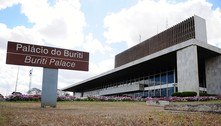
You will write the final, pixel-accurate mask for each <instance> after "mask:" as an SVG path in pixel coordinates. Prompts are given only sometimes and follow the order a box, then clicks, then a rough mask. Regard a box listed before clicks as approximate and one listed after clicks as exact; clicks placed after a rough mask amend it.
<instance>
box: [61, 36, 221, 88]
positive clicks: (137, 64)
mask: <svg viewBox="0 0 221 126" xmlns="http://www.w3.org/2000/svg"><path fill="white" fill-rule="evenodd" d="M192 45H196V46H197V47H200V49H199V55H200V56H203V57H211V56H215V55H219V54H221V49H220V48H218V47H215V46H212V45H209V44H207V43H206V42H202V41H199V40H197V39H190V40H187V41H185V42H182V43H180V44H177V45H174V46H171V47H168V48H166V49H163V50H161V51H158V52H156V53H153V54H150V55H147V56H145V57H143V58H140V59H138V60H135V61H132V62H130V63H127V64H125V65H122V66H120V67H117V68H114V69H112V70H110V71H107V72H104V73H102V74H99V75H97V76H94V77H91V78H89V79H86V80H84V81H81V82H78V83H76V84H72V85H70V86H68V87H65V88H63V89H62V90H63V91H73V92H81V91H84V90H86V89H92V88H95V87H98V86H100V85H101V84H103V83H106V84H109V83H113V82H117V81H121V80H122V79H123V78H133V77H135V76H136V74H139V75H141V74H144V73H142V71H143V69H144V68H146V67H147V69H146V70H151V69H155V70H156V69H157V68H154V66H155V67H162V68H163V67H164V65H169V64H171V61H170V60H171V59H173V58H172V57H176V53H175V52H176V51H178V50H181V49H183V48H185V47H188V46H192ZM175 59H176V58H175ZM162 61H163V62H164V63H163V64H162ZM172 62H176V61H172ZM167 63H169V64H167ZM161 65H162V66H161ZM172 65H174V64H173V63H172ZM150 66H151V67H150ZM146 70H145V71H146Z"/></svg>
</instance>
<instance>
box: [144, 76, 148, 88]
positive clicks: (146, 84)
mask: <svg viewBox="0 0 221 126" xmlns="http://www.w3.org/2000/svg"><path fill="white" fill-rule="evenodd" d="M148 86H149V80H148V77H146V78H145V80H144V87H148Z"/></svg>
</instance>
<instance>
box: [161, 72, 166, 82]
mask: <svg viewBox="0 0 221 126" xmlns="http://www.w3.org/2000/svg"><path fill="white" fill-rule="evenodd" d="M166 83H167V76H166V73H164V74H161V84H166Z"/></svg>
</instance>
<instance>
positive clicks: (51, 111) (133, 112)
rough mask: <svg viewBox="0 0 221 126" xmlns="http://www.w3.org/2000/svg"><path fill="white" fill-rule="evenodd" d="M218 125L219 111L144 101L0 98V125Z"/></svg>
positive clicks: (220, 123) (220, 117)
mask: <svg viewBox="0 0 221 126" xmlns="http://www.w3.org/2000/svg"><path fill="white" fill-rule="evenodd" d="M41 125H44V126H70V125H74V126H75V125H76V126H81V125H86V126H96V125H97V126H103V125H108V126H109V125H113V126H143V125H144V126H147V125H154V126H160V125H163V126H173V125H174V126H186V125H196V126H204V125H210V126H219V125H221V114H213V113H200V112H172V111H165V110H164V109H163V108H162V107H153V106H147V105H146V103H145V102H58V104H57V108H50V107H47V108H40V102H0V126H41Z"/></svg>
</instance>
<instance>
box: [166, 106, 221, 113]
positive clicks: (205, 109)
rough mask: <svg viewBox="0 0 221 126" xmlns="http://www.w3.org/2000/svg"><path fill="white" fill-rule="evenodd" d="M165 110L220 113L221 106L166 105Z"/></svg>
mask: <svg viewBox="0 0 221 126" xmlns="http://www.w3.org/2000/svg"><path fill="white" fill-rule="evenodd" d="M164 109H165V110H174V111H191V112H214V113H221V104H198V105H188V104H183V105H166V106H164Z"/></svg>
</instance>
